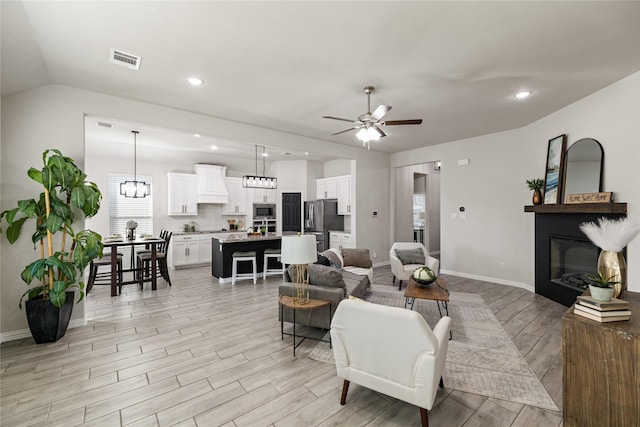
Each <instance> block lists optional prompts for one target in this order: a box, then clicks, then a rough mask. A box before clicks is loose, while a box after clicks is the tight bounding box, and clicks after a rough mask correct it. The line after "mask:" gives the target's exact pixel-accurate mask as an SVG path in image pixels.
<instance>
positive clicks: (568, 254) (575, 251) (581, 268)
mask: <svg viewBox="0 0 640 427" xmlns="http://www.w3.org/2000/svg"><path fill="white" fill-rule="evenodd" d="M599 254H600V249H599V248H598V247H597V246H595V245H594V244H593V243H591V242H590V241H588V240H579V239H574V238H567V237H565V236H549V280H550V281H551V283H554V284H556V285H559V286H567V287H569V288H572V289H575V290H576V291H579V292H580V293H582V292H584V291H585V290H586V289H587V283H586V282H585V281H584V278H583V275H584V273H591V274H594V273H596V270H597V265H598V255H599Z"/></svg>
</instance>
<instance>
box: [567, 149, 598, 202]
mask: <svg viewBox="0 0 640 427" xmlns="http://www.w3.org/2000/svg"><path fill="white" fill-rule="evenodd" d="M603 159H604V150H603V149H602V145H600V143H599V142H598V141H596V140H595V139H592V138H583V139H580V140H578V141H576V142H574V143H573V145H571V147H569V149H568V150H567V157H566V162H567V163H566V168H565V171H566V172H565V181H564V194H565V196H567V195H569V194H582V193H599V192H600V191H602V165H603Z"/></svg>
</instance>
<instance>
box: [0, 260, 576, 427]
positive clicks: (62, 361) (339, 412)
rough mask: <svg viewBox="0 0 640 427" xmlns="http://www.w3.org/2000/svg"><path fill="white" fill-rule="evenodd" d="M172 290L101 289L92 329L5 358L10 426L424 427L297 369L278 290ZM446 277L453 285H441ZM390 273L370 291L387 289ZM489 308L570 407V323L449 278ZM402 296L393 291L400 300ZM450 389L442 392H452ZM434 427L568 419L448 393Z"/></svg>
mask: <svg viewBox="0 0 640 427" xmlns="http://www.w3.org/2000/svg"><path fill="white" fill-rule="evenodd" d="M171 276H172V282H173V287H168V286H167V284H166V283H164V282H163V281H160V282H159V284H158V290H157V291H153V292H152V291H150V290H148V289H145V290H144V291H140V290H139V288H138V287H137V286H136V285H129V286H126V287H124V289H123V293H122V295H120V296H118V297H113V298H112V297H110V296H109V289H108V287H106V286H96V287H95V288H94V289H93V290H92V292H91V294H90V295H89V296H88V298H87V302H86V310H87V318H88V319H89V323H88V324H87V325H86V326H83V327H80V328H75V329H70V330H68V331H67V334H66V336H65V337H64V338H62V339H61V340H60V341H58V342H57V343H52V344H47V345H36V344H34V343H33V340H32V339H31V338H29V339H23V340H16V341H11V342H7V343H3V344H2V345H1V346H0V358H1V363H0V381H1V385H0V387H1V388H0V412H1V414H0V417H1V418H0V424H1V425H2V426H7V427H8V426H30V425H41V426H58V425H60V426H65V427H67V426H75V425H84V426H170V425H179V426H200V427H202V426H207V427H208V426H219V425H221V426H225V427H232V426H237V427H240V426H252V427H253V426H273V427H287V426H295V427H298V426H349V427H352V426H365V425H366V426H371V427H374V426H403V427H405V426H418V425H420V415H419V411H418V409H417V408H416V407H414V406H411V405H409V404H406V403H404V402H400V401H398V400H395V399H392V398H390V397H388V396H385V395H382V394H379V393H375V392H372V391H370V390H367V389H365V388H362V387H359V386H357V385H352V387H351V390H350V391H349V396H348V399H347V404H346V405H345V406H340V404H339V399H340V390H341V386H342V380H341V379H339V378H337V377H336V375H335V367H334V366H333V365H331V364H326V363H322V362H318V361H314V360H311V359H309V358H308V357H307V355H308V354H309V352H310V351H311V350H312V349H313V348H314V346H315V345H316V342H315V341H311V340H307V341H305V342H304V343H303V344H302V345H301V346H300V347H299V348H298V349H297V350H296V357H295V358H294V357H293V355H292V347H291V345H292V343H291V339H292V338H291V337H285V339H284V341H283V340H281V338H280V324H279V322H278V320H277V310H278V303H277V285H278V283H279V282H280V278H279V276H271V277H270V278H268V279H267V280H266V281H262V280H258V284H257V285H255V286H254V285H253V284H252V283H251V281H250V280H243V281H239V282H237V283H236V285H235V286H231V285H230V284H224V285H221V284H219V283H218V282H217V279H215V278H213V277H211V275H210V268H209V267H197V268H191V269H183V270H177V271H171ZM445 277H446V276H445ZM391 278H392V276H391V272H390V269H389V267H380V268H376V269H375V280H374V282H375V283H376V284H378V285H381V284H389V285H390V286H391ZM447 286H448V287H449V289H451V290H453V291H457V292H470V293H476V294H479V295H481V296H482V297H483V298H484V300H485V301H486V303H487V304H488V305H489V306H490V307H491V309H492V310H493V311H494V313H495V315H496V317H497V318H498V319H499V320H500V321H501V322H502V323H503V325H504V328H505V330H506V331H507V332H508V333H509V334H510V335H511V336H512V338H513V342H514V343H515V345H516V346H517V347H518V349H519V350H520V352H521V353H522V354H523V355H524V357H525V359H526V360H527V362H528V363H529V365H530V366H531V368H532V369H533V371H534V372H535V373H536V374H537V375H538V377H539V378H540V380H541V382H542V384H543V385H544V386H545V388H546V389H547V390H548V392H549V394H550V395H551V397H552V398H553V400H554V401H555V402H556V405H557V406H558V407H559V408H561V406H562V361H561V317H562V314H563V312H564V311H565V310H566V309H565V307H563V306H562V305H560V304H556V303H554V302H552V301H550V300H548V299H546V298H543V297H540V296H538V295H535V294H532V293H530V292H527V291H525V290H522V289H518V288H513V287H509V286H503V285H497V284H492V283H486V282H480V281H475V280H469V279H462V278H458V277H452V276H449V277H447ZM395 289H397V287H396V288H395ZM445 385H446V379H445ZM429 420H430V425H432V426H447V427H449V426H452V427H453V426H469V427H470V426H492V427H498V426H558V425H561V424H562V421H561V413H560V412H554V411H547V410H542V409H539V408H535V407H530V406H526V405H521V404H516V403H512V402H506V401H501V400H498V399H492V398H487V397H484V396H479V395H474V394H469V393H463V392H459V391H455V390H450V389H446V388H445V389H441V390H440V391H439V392H438V397H437V399H436V403H435V405H434V408H433V410H432V411H430V413H429Z"/></svg>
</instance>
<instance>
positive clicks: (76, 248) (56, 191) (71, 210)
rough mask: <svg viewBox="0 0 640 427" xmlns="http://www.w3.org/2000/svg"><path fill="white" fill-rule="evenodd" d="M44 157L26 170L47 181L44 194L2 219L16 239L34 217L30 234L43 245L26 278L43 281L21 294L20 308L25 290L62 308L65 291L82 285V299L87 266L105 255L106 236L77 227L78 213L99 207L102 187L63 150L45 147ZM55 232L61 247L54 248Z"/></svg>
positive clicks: (93, 211) (88, 213)
mask: <svg viewBox="0 0 640 427" xmlns="http://www.w3.org/2000/svg"><path fill="white" fill-rule="evenodd" d="M42 162H43V168H42V169H36V168H33V167H32V168H30V169H29V171H28V172H27V175H28V176H29V178H31V179H32V180H33V181H35V182H37V183H39V184H41V185H42V187H43V191H42V193H40V196H39V198H38V199H37V200H36V199H26V200H20V201H18V206H17V207H15V208H13V209H10V210H6V211H3V212H2V213H0V222H1V221H2V220H4V221H5V222H6V233H5V234H6V237H7V240H8V241H9V243H11V244H13V243H15V242H16V241H17V240H18V238H19V237H20V234H21V232H22V227H23V225H24V224H25V223H26V222H27V220H34V221H35V229H34V233H33V234H32V235H31V240H32V242H33V244H34V251H35V250H36V249H37V248H36V246H39V255H40V256H39V257H38V259H36V260H35V261H33V262H31V263H30V264H29V265H27V266H26V267H25V268H24V270H23V271H22V273H21V278H22V280H23V281H24V282H25V283H26V284H27V285H31V284H32V283H33V282H34V281H37V282H39V283H38V285H36V286H34V287H31V288H29V289H27V291H26V292H25V293H24V294H23V295H22V297H21V298H20V303H19V306H20V308H22V301H23V299H24V297H25V296H28V299H35V298H38V297H42V298H43V299H45V300H49V301H50V302H51V304H53V305H54V306H55V307H58V308H60V307H62V305H63V304H64V302H65V300H66V294H65V292H66V291H67V290H71V289H78V290H79V291H80V297H79V299H78V302H80V301H81V300H82V298H84V292H83V290H84V281H83V278H84V277H83V274H84V269H85V268H86V267H87V265H89V263H90V262H91V261H93V260H94V259H96V258H98V257H102V248H103V245H102V236H100V234H98V233H96V232H95V231H91V230H82V231H80V232H78V233H75V232H74V230H73V227H72V225H73V222H74V220H75V218H76V214H78V213H81V214H83V215H84V218H90V217H92V216H94V215H95V214H96V213H97V212H98V209H99V208H100V201H101V199H102V193H100V190H99V189H98V187H97V185H96V184H95V183H92V182H87V181H86V177H87V176H86V174H85V173H84V172H82V171H81V170H80V169H79V168H78V167H77V166H76V164H75V163H74V161H73V160H72V159H71V158H69V157H65V156H63V155H62V153H61V152H60V151H58V150H46V151H45V152H44V153H42ZM1 231H2V230H1V229H0V232H1ZM56 234H58V235H59V236H58V238H56V242H55V244H56V246H57V245H58V244H59V246H58V247H59V250H55V249H54V236H55V235H56ZM67 245H69V249H67Z"/></svg>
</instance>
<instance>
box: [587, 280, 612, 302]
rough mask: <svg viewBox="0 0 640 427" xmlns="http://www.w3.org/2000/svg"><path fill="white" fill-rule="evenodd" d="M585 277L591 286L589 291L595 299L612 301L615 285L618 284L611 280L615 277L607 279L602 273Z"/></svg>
mask: <svg viewBox="0 0 640 427" xmlns="http://www.w3.org/2000/svg"><path fill="white" fill-rule="evenodd" d="M583 276H584V280H585V281H586V282H587V283H588V284H589V291H590V292H591V296H592V297H593V298H594V299H597V300H598V301H605V302H608V301H611V297H613V285H615V284H616V283H618V282H616V281H613V280H611V279H613V278H614V277H615V276H611V277H609V278H606V277H604V276H603V275H602V274H601V273H598V274H592V273H584V274H583Z"/></svg>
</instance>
